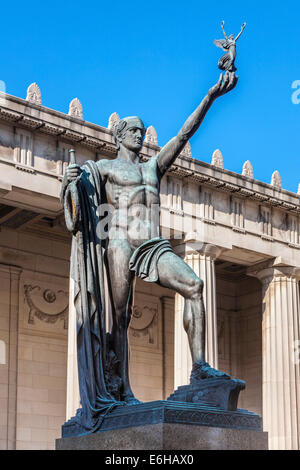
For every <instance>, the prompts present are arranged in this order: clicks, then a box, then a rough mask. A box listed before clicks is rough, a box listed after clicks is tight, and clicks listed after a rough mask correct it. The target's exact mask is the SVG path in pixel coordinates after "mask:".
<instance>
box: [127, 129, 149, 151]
mask: <svg viewBox="0 0 300 470" xmlns="http://www.w3.org/2000/svg"><path fill="white" fill-rule="evenodd" d="M143 139H144V132H143V130H142V129H140V128H139V127H129V128H128V129H126V131H125V135H123V139H122V144H123V145H124V147H126V148H127V149H128V150H132V151H133V152H139V151H140V150H141V148H142V146H143Z"/></svg>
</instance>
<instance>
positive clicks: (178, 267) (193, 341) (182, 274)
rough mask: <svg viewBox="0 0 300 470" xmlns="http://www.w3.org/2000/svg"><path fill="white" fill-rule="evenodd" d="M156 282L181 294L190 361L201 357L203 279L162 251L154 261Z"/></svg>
mask: <svg viewBox="0 0 300 470" xmlns="http://www.w3.org/2000/svg"><path fill="white" fill-rule="evenodd" d="M157 269H158V275H159V284H160V285H161V286H163V287H168V288H169V289H172V290H174V291H176V292H178V294H180V295H182V296H183V297H184V299H185V301H184V311H183V325H184V329H185V331H186V332H187V335H188V340H189V345H190V350H191V354H192V360H193V362H194V363H195V362H202V361H204V360H205V309H204V304H203V296H202V291H203V281H202V280H201V279H200V278H199V277H198V276H197V275H196V273H195V272H194V271H193V270H192V268H191V267H190V266H189V265H188V264H186V263H185V261H183V260H182V259H181V258H180V257H179V256H177V255H176V254H175V253H173V252H166V253H163V254H162V255H161V256H160V258H159V260H158V263H157Z"/></svg>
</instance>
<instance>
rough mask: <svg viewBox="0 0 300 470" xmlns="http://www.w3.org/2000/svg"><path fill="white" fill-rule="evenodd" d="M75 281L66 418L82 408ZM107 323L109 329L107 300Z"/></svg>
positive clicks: (70, 311) (71, 293)
mask: <svg viewBox="0 0 300 470" xmlns="http://www.w3.org/2000/svg"><path fill="white" fill-rule="evenodd" d="M104 287H105V299H108V298H109V293H108V286H107V279H106V276H105V285H104ZM73 299H74V281H73V279H72V278H71V277H70V282H69V322H68V362H67V400H66V420H68V419H70V418H72V416H75V414H76V411H77V409H78V408H80V393H79V383H78V364H77V336H76V309H75V306H74V302H73ZM105 315H106V324H107V327H108V330H109V331H111V328H112V314H111V307H110V302H108V300H107V301H106V312H105Z"/></svg>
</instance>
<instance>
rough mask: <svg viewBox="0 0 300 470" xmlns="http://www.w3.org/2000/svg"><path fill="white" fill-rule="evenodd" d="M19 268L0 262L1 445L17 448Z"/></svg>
mask: <svg viewBox="0 0 300 470" xmlns="http://www.w3.org/2000/svg"><path fill="white" fill-rule="evenodd" d="M21 271H22V270H21V268H19V267H17V266H9V265H4V264H0V282H1V293H0V297H1V311H0V325H1V327H0V328H1V329H0V335H1V338H0V339H1V341H2V347H3V349H4V356H3V357H2V361H1V365H0V384H1V385H0V392H1V406H0V449H2V450H4V449H8V450H15V449H16V421H17V387H18V341H19V285H20V275H21Z"/></svg>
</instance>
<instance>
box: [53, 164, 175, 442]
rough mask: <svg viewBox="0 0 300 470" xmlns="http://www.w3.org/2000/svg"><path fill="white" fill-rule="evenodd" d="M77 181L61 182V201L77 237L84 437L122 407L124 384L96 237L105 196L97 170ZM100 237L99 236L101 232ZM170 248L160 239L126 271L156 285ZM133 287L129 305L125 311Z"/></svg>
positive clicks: (90, 168) (85, 169) (74, 258)
mask: <svg viewBox="0 0 300 470" xmlns="http://www.w3.org/2000/svg"><path fill="white" fill-rule="evenodd" d="M81 169H82V173H81V174H80V176H79V177H77V178H76V180H75V181H72V182H71V183H68V181H67V179H66V178H65V179H64V180H63V184H62V192H61V201H62V203H63V205H64V213H65V220H66V226H67V229H68V230H69V231H70V232H71V233H72V234H73V237H72V248H71V265H70V276H71V278H72V279H73V280H74V299H73V300H74V305H75V309H76V333H77V362H78V381H79V392H80V401H81V408H79V409H78V410H77V413H76V416H75V417H73V418H71V422H72V423H74V424H76V425H78V426H79V428H80V430H81V432H82V433H84V434H87V433H92V432H96V431H97V430H98V429H99V428H100V427H101V424H102V422H103V419H104V417H105V416H106V415H107V414H108V413H109V412H110V411H111V410H112V409H113V408H114V407H116V406H119V405H125V404H126V403H125V402H123V401H121V395H122V392H121V390H122V385H123V383H122V379H121V378H120V377H119V376H118V373H117V364H118V361H117V358H116V355H115V353H114V350H113V342H112V339H113V338H111V335H110V333H109V332H108V325H106V306H105V302H110V299H109V298H105V282H106V280H105V274H106V273H105V263H104V256H103V247H102V243H103V240H101V238H99V236H98V233H97V228H99V226H98V224H99V222H100V217H99V214H98V208H99V206H100V204H101V202H103V200H104V197H103V196H105V194H104V189H103V187H102V186H101V177H100V173H99V170H98V167H97V164H96V163H95V162H93V161H87V162H86V163H85V164H84V165H83V166H82V167H81ZM99 232H100V230H99ZM167 251H173V250H172V247H171V245H170V243H169V242H168V241H167V240H166V239H164V238H162V237H156V238H154V239H151V240H148V241H146V242H144V243H142V244H141V245H140V246H139V247H138V248H137V249H136V250H135V251H134V252H133V254H132V256H131V258H130V262H129V266H128V269H130V270H131V271H133V272H134V273H135V274H136V276H137V277H140V278H141V279H144V280H145V281H147V282H157V281H158V272H157V261H158V258H159V257H160V256H161V255H162V254H163V253H165V252H167ZM132 288H133V286H132V285H131V287H130V292H129V296H128V299H127V311H126V315H127V316H128V308H129V307H128V306H129V301H130V297H131V292H132Z"/></svg>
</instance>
